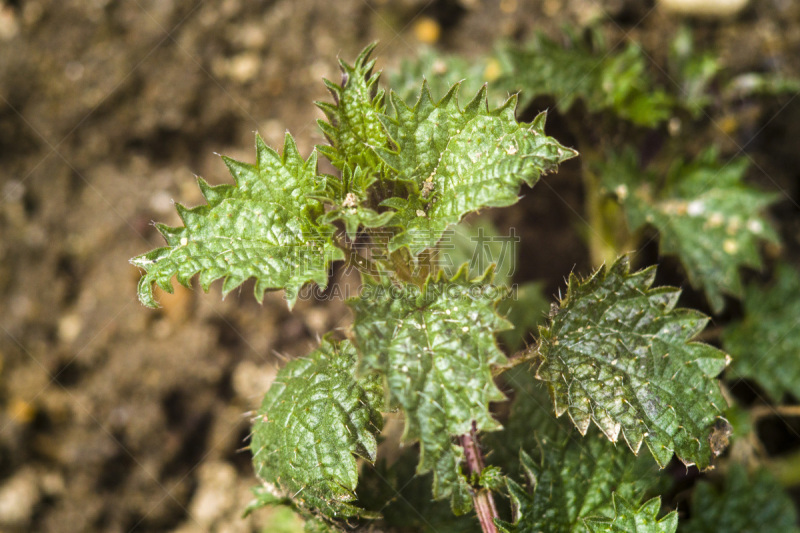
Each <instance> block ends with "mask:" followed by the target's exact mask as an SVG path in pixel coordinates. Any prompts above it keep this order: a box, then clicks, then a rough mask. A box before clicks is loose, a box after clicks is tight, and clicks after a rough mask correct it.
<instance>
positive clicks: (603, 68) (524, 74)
mask: <svg viewBox="0 0 800 533" xmlns="http://www.w3.org/2000/svg"><path fill="white" fill-rule="evenodd" d="M590 37H591V40H590V41H587V40H586V39H584V38H583V37H582V36H580V35H576V34H568V35H567V44H566V45H565V46H562V45H561V44H558V43H556V42H554V41H552V40H550V39H548V38H547V37H545V36H544V35H542V34H537V35H536V36H535V37H534V39H533V40H532V41H531V42H530V43H529V44H528V45H527V46H526V47H525V48H521V49H517V48H513V47H508V48H506V49H505V50H503V51H502V52H501V54H500V64H501V65H502V69H501V70H502V72H503V75H502V76H501V78H500V79H499V80H498V85H500V86H502V87H505V88H506V89H508V90H510V91H518V90H520V89H521V90H522V98H523V99H522V106H523V107H525V106H527V105H528V103H530V102H531V101H532V100H533V99H534V98H536V97H538V96H542V95H549V96H552V97H554V98H555V100H556V105H557V107H558V108H559V109H561V110H563V111H567V110H569V108H570V107H572V105H573V103H574V102H575V101H576V100H582V101H583V102H584V104H585V105H586V108H587V109H588V110H589V111H591V112H598V111H606V110H608V111H612V112H614V113H615V114H616V115H617V116H619V117H621V118H624V119H627V120H630V121H631V122H633V123H635V124H638V125H641V126H655V125H657V124H658V123H659V122H662V121H663V120H664V119H666V118H668V117H669V116H670V113H671V104H672V101H671V98H670V97H669V96H668V95H667V94H666V93H665V92H664V91H662V90H660V89H657V88H655V87H654V83H653V81H652V80H651V79H650V77H649V76H648V74H647V62H646V61H645V56H644V54H643V53H642V51H641V49H640V48H639V46H638V45H636V44H633V43H631V44H628V45H627V46H624V47H623V48H622V51H621V52H617V51H615V50H613V49H610V48H609V47H608V46H607V45H606V43H605V42H604V40H603V38H602V35H601V34H600V31H599V30H593V31H592V32H591V33H590Z"/></svg>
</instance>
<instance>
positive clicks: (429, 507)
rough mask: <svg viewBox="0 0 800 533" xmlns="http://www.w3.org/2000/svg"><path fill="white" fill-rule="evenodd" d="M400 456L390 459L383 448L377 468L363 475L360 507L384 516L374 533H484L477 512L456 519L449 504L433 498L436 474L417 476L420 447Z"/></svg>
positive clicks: (407, 449)
mask: <svg viewBox="0 0 800 533" xmlns="http://www.w3.org/2000/svg"><path fill="white" fill-rule="evenodd" d="M396 454H397V455H396V456H393V457H390V460H387V459H386V456H385V455H384V454H383V448H382V449H381V452H380V453H379V456H380V457H379V459H378V461H377V462H376V463H375V466H374V468H364V469H362V472H361V477H360V479H359V484H358V504H359V505H362V506H363V507H365V508H366V509H369V510H371V511H375V512H380V514H381V515H383V522H377V523H373V524H374V526H373V527H374V529H373V531H376V532H377V531H387V532H388V531H402V532H408V533H411V532H414V533H480V531H481V527H480V525H479V523H478V519H477V517H476V516H475V514H474V513H468V514H464V515H461V516H453V512H452V510H451V509H450V505H449V504H448V503H447V502H446V501H443V500H439V501H436V500H433V499H432V498H431V490H432V485H433V475H431V474H430V473H428V474H424V475H418V474H417V473H416V467H417V464H418V462H419V453H418V451H417V449H416V447H413V446H407V447H403V448H401V449H400V450H399V451H398V452H396ZM387 455H391V454H387Z"/></svg>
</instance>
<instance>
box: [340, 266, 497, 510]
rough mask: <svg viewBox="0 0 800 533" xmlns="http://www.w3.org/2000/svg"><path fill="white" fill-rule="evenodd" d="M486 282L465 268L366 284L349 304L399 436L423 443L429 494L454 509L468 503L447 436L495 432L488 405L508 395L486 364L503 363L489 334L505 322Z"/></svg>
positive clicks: (457, 450) (365, 365) (365, 358)
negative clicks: (406, 282) (396, 412)
mask: <svg viewBox="0 0 800 533" xmlns="http://www.w3.org/2000/svg"><path fill="white" fill-rule="evenodd" d="M487 275H488V274H487ZM485 281H486V280H484V279H480V280H475V281H470V280H468V276H467V270H466V268H464V269H462V270H461V271H459V272H458V273H457V274H456V276H455V277H453V278H452V279H446V278H445V277H444V276H442V275H439V276H438V277H437V278H435V279H430V278H429V280H428V282H427V283H426V284H425V285H424V287H423V288H421V289H420V288H418V287H416V286H413V285H411V286H404V287H402V288H401V287H396V286H392V285H373V286H367V287H365V288H364V292H363V293H362V296H361V298H359V299H356V300H353V301H351V302H350V305H351V306H352V308H353V311H354V312H355V320H354V324H353V332H354V334H355V343H356V346H357V347H358V350H359V352H360V353H361V366H362V369H363V370H364V371H368V372H376V373H377V374H378V375H381V376H382V377H383V379H384V381H385V383H386V388H387V390H388V393H389V407H390V408H395V407H400V408H402V409H403V411H404V413H405V431H404V434H403V440H404V441H405V442H412V441H416V440H419V442H420V462H419V467H418V472H419V473H420V474H422V473H425V472H428V471H431V470H433V473H434V481H433V493H434V497H435V498H437V499H438V498H444V497H451V499H452V505H453V509H454V510H455V511H456V512H458V513H463V512H466V511H467V510H468V509H469V508H470V505H471V500H470V494H469V487H468V486H467V483H466V481H465V479H464V476H463V475H462V474H461V469H460V462H461V458H462V455H463V450H462V449H461V447H460V446H458V445H457V444H455V443H454V442H453V439H452V437H453V436H457V435H462V434H465V433H468V432H469V431H470V429H471V427H472V423H473V421H474V422H475V424H476V426H477V428H478V430H484V431H487V430H495V429H499V425H498V424H497V422H496V421H495V420H494V419H493V418H492V417H491V415H490V413H489V402H492V401H500V400H503V399H504V398H505V397H504V396H503V394H502V393H501V392H500V391H499V390H498V389H497V387H496V386H495V384H494V381H493V380H492V374H491V369H490V366H491V365H496V364H501V363H503V362H504V361H505V356H504V355H503V353H502V352H501V351H500V350H499V349H498V347H497V345H496V344H495V339H494V334H495V332H497V331H501V330H504V329H507V328H508V327H509V324H508V323H507V322H506V321H505V320H503V319H502V318H500V317H499V316H498V315H497V313H496V312H495V309H494V307H495V304H496V301H497V300H498V299H499V298H500V297H501V296H502V294H500V295H498V294H497V292H498V291H497V290H496V288H494V287H492V286H491V285H489V284H486V283H485Z"/></svg>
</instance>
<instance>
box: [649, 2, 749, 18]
mask: <svg viewBox="0 0 800 533" xmlns="http://www.w3.org/2000/svg"><path fill="white" fill-rule="evenodd" d="M659 5H660V6H661V8H662V9H664V10H665V11H668V12H670V13H675V14H677V15H688V16H698V17H710V18H724V17H729V16H731V15H735V14H736V13H738V12H739V11H741V10H742V9H743V8H744V7H745V6H746V5H747V0H660V1H659Z"/></svg>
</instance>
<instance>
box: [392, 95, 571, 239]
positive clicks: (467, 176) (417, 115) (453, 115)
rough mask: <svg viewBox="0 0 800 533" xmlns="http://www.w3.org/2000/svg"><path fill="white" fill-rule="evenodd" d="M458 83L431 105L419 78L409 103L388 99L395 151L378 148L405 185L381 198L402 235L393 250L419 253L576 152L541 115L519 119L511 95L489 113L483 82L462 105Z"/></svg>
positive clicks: (508, 199)
mask: <svg viewBox="0 0 800 533" xmlns="http://www.w3.org/2000/svg"><path fill="white" fill-rule="evenodd" d="M458 89H459V85H458V84H456V85H454V86H453V87H452V88H451V89H450V91H449V92H448V93H447V95H446V96H445V97H444V98H442V100H441V101H439V102H438V103H436V102H434V101H433V99H432V97H431V94H430V91H429V89H428V86H427V83H423V86H422V92H421V94H420V97H419V100H418V101H417V103H416V105H414V107H413V108H411V107H409V106H408V105H406V104H405V103H404V102H403V101H401V100H400V99H399V98H398V97H397V96H396V95H395V94H392V96H391V98H390V100H391V103H392V107H393V109H394V111H395V117H394V118H392V119H388V118H387V119H386V120H385V121H384V122H385V125H386V127H387V130H388V131H389V135H390V137H391V140H392V142H393V143H394V144H395V145H396V146H397V150H389V149H385V148H382V149H378V150H377V153H378V155H379V156H380V157H381V158H382V159H383V161H384V162H385V163H386V164H387V165H388V166H389V167H390V168H392V169H393V170H394V171H395V172H397V178H398V179H399V180H400V181H402V182H405V184H406V186H407V187H408V188H409V189H410V191H409V195H408V197H407V198H398V197H394V198H390V199H388V200H386V201H384V202H383V205H384V206H386V207H390V208H392V209H396V210H397V211H398V213H397V215H396V216H395V217H394V218H393V219H392V220H391V222H390V224H391V225H393V226H397V227H399V228H400V230H399V231H400V233H398V235H396V236H395V237H394V238H393V239H392V241H391V242H390V251H394V250H397V249H398V248H400V247H403V246H407V247H409V249H410V250H411V251H412V253H414V254H415V255H416V254H418V253H419V252H421V251H422V250H425V249H426V248H432V247H434V246H435V245H436V243H437V242H438V241H439V239H440V238H441V237H442V234H443V233H444V231H445V229H446V228H447V227H448V226H450V225H452V224H456V223H458V222H459V221H460V220H461V218H462V217H463V216H464V215H466V214H467V213H471V212H473V211H477V210H479V209H482V208H484V207H502V206H508V205H512V204H514V203H516V202H517V200H518V199H519V197H518V195H519V188H520V186H521V185H522V184H523V183H526V184H528V185H529V186H533V185H534V184H535V183H536V182H537V181H538V179H539V176H540V175H541V174H542V173H543V172H550V171H554V170H556V168H557V167H558V164H559V163H561V162H562V161H565V160H566V159H569V158H571V157H574V156H575V155H577V152H575V151H574V150H572V149H570V148H566V147H564V146H562V145H561V144H559V143H558V142H557V141H556V140H555V139H553V138H551V137H547V136H546V135H544V123H545V115H544V114H541V115H539V116H538V117H536V119H535V120H534V121H533V122H532V123H531V124H521V123H518V122H517V121H516V119H515V118H514V108H515V106H516V97H511V98H509V99H508V100H507V101H506V103H505V104H504V105H503V106H502V107H500V108H498V109H496V110H494V111H489V109H488V105H487V101H486V87H485V86H484V88H482V89H481V90H480V91H479V92H478V94H477V95H476V96H475V97H474V98H473V99H472V100H471V101H470V102H469V103H468V104H467V106H466V107H465V108H464V109H463V110H462V109H461V108H460V107H459V105H458V102H457V99H456V94H457V92H458Z"/></svg>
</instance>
